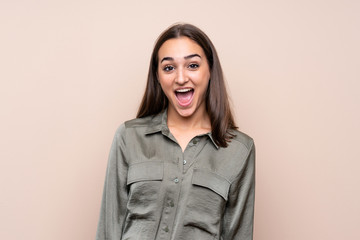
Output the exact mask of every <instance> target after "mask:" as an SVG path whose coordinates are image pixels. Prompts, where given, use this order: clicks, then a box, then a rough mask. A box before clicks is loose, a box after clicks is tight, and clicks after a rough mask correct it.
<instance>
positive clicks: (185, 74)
mask: <svg viewBox="0 0 360 240" xmlns="http://www.w3.org/2000/svg"><path fill="white" fill-rule="evenodd" d="M158 59H159V62H158V66H159V67H158V70H157V75H158V80H159V83H160V85H161V88H162V90H163V91H164V93H165V95H166V97H167V98H168V100H169V110H168V111H169V112H170V111H171V112H175V113H176V114H178V115H180V116H181V117H191V116H194V115H195V114H196V113H198V114H204V113H205V110H206V108H205V94H206V90H207V87H208V83H209V79H210V70H209V65H208V62H207V59H206V56H205V53H204V51H203V49H202V48H201V47H200V46H199V45H198V44H197V43H196V42H195V41H193V40H191V39H190V38H188V37H180V38H172V39H169V40H167V41H165V42H164V43H163V45H162V46H161V47H160V49H159V52H158ZM173 110H174V111H173Z"/></svg>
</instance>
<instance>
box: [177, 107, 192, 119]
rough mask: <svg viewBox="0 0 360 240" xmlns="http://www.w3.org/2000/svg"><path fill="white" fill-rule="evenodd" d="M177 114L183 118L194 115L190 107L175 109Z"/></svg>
mask: <svg viewBox="0 0 360 240" xmlns="http://www.w3.org/2000/svg"><path fill="white" fill-rule="evenodd" d="M176 112H177V114H179V115H180V116H181V117H183V118H188V117H191V116H192V115H194V113H195V110H194V109H192V108H190V109H176Z"/></svg>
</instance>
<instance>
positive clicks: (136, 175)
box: [127, 161, 164, 184]
mask: <svg viewBox="0 0 360 240" xmlns="http://www.w3.org/2000/svg"><path fill="white" fill-rule="evenodd" d="M163 175H164V163H163V162H160V161H148V162H141V163H135V164H133V165H131V166H129V170H128V178H127V184H131V183H134V182H139V181H154V180H162V179H163Z"/></svg>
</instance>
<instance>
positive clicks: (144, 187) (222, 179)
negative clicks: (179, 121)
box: [96, 111, 255, 240]
mask: <svg viewBox="0 0 360 240" xmlns="http://www.w3.org/2000/svg"><path fill="white" fill-rule="evenodd" d="M233 133H234V134H235V138H234V139H232V141H231V142H230V143H229V146H228V147H226V148H222V147H219V146H218V145H216V143H215V142H214V141H213V139H212V136H211V133H208V134H202V135H198V136H196V137H194V138H193V139H192V140H191V141H190V142H189V144H188V145H187V147H186V149H185V151H184V152H182V149H181V147H180V145H179V144H178V143H177V142H176V139H175V138H174V136H173V135H172V134H171V132H170V131H169V128H168V126H167V112H166V111H164V112H163V113H160V114H158V115H156V116H153V117H145V118H139V119H134V120H130V121H127V122H125V123H124V124H122V125H121V126H120V127H119V128H118V130H117V131H116V134H115V137H114V141H113V144H112V147H111V150H110V156H109V162H108V167H107V172H106V179H105V186H104V193H103V199H102V206H101V212H100V220H99V225H98V230H97V235H96V239H97V240H120V239H124V240H125V239H126V240H135V239H136V240H155V239H156V240H158V239H159V240H160V239H169V240H170V239H171V240H208V239H222V240H232V239H239V240H250V239H252V235H253V216H254V195H255V147H254V142H253V140H252V139H251V138H250V137H249V136H247V135H245V134H244V133H241V132H239V131H234V132H233Z"/></svg>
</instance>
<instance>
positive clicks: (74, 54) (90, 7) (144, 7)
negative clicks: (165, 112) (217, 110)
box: [0, 0, 360, 240]
mask: <svg viewBox="0 0 360 240" xmlns="http://www.w3.org/2000/svg"><path fill="white" fill-rule="evenodd" d="M359 12H360V1H357V0H353V1H351V0H341V1H340V0H337V1H334V0H323V1H322V0H303V1H286V0H273V1H266V0H253V1H222V2H220V1H209V0H207V1H186V0H185V1H172V2H171V1H170V2H169V1H116V0H105V1H95V0H79V1H76V0H75V1H74V0H71V1H70V0H54V1H46V0H32V1H20V0H13V1H5V0H1V1H0V80H1V85H0V121H1V124H0V147H1V150H0V160H1V162H0V164H1V165H0V171H1V172H0V184H1V199H0V207H1V209H0V213H1V218H0V239H7V240H13V239H31V240H38V239H41V240H42V239H44V240H45V239H51V240H64V239H66V240H88V239H94V237H95V232H96V228H97V221H98V216H99V210H100V202H101V196H102V191H103V189H102V188H103V183H104V177H105V168H106V164H107V156H108V153H109V149H110V144H111V141H112V138H113V134H114V132H115V130H116V128H117V127H118V126H119V125H120V124H121V123H122V122H123V121H125V120H127V119H131V118H134V117H135V114H136V111H137V107H138V105H139V103H140V100H141V97H142V94H143V90H144V87H145V79H146V75H147V69H148V64H149V59H150V54H151V51H152V47H153V44H154V42H155V40H156V38H157V36H158V35H159V34H160V33H161V32H162V31H163V30H164V29H165V28H166V27H168V26H169V25H171V24H173V23H175V22H178V21H185V22H189V23H192V24H195V25H197V26H199V27H200V28H201V29H203V30H204V31H205V32H206V33H207V34H208V35H209V37H210V38H211V39H212V40H213V42H214V44H215V46H216V48H217V50H218V52H219V55H220V59H221V61H222V65H223V68H224V72H225V76H226V79H227V84H228V88H229V92H230V95H231V100H232V104H233V107H234V112H235V114H236V119H237V123H238V125H239V127H240V130H241V131H243V132H246V133H247V134H249V135H251V136H252V137H253V138H254V139H255V142H256V148H257V176H256V181H257V188H256V206H255V207H256V210H255V233H254V239H255V240H269V239H270V240H304V239H306V240H319V239H322V240H339V239H347V240H355V239H360V231H359V230H358V227H359V226H358V225H359V223H360V207H359V205H360V204H359V203H360V192H359V183H360V174H359V169H360V161H359V160H360V157H359V156H360V146H359V144H360V141H359V136H360V127H359V122H360V94H359V90H360V57H359V56H360V47H359V42H360V31H359V29H360V24H359V23H360V14H359Z"/></svg>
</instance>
